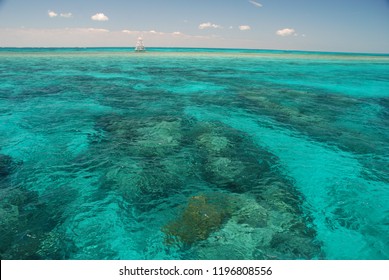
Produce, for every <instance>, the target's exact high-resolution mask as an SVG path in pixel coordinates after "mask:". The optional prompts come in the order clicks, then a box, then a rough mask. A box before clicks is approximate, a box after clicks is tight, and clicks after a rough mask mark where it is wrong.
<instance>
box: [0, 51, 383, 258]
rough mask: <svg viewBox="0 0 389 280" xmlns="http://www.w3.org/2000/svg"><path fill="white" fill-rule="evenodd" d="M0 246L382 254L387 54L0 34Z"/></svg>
mask: <svg viewBox="0 0 389 280" xmlns="http://www.w3.org/2000/svg"><path fill="white" fill-rule="evenodd" d="M0 257H1V259H74V260H76V259H77V260H78V259H83V260H85V259H93V260H100V259H137V260H143V259H147V260H150V259H159V260H161V259H170V260H171V259H185V260H190V259H243V260H246V259H267V260H277V259H330V260H339V259H362V260H365V259H366V260H368V259H386V260H387V259H389V55H384V54H353V53H323V52H298V51H272V50H223V49H157V48H155V49H149V50H148V51H147V52H145V53H135V52H133V49H125V48H112V49H104V48H102V49H99V48H97V49H88V48H87V49H82V48H75V49H12V48H11V49H7V48H3V49H0Z"/></svg>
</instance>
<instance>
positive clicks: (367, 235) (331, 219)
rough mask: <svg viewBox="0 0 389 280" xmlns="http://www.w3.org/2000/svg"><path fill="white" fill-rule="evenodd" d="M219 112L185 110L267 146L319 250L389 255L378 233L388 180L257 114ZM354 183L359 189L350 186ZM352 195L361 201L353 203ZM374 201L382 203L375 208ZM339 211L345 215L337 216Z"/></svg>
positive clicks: (334, 253) (329, 255) (330, 254)
mask: <svg viewBox="0 0 389 280" xmlns="http://www.w3.org/2000/svg"><path fill="white" fill-rule="evenodd" d="M217 111H218V108H216V107H213V108H212V109H211V110H209V111H208V110H201V109H198V108H188V109H187V111H186V112H187V113H188V114H189V115H191V116H196V118H198V119H199V120H203V121H204V120H207V121H210V120H214V121H215V120H217V121H221V122H223V123H225V124H227V125H229V126H231V127H233V128H236V129H239V130H242V131H244V132H246V133H248V134H250V135H251V137H252V138H253V139H254V141H256V142H257V143H259V144H260V145H263V146H264V147H267V148H268V150H269V152H272V153H274V154H275V155H277V157H278V158H279V160H280V163H281V164H282V165H283V166H284V168H285V169H286V170H287V173H288V175H289V176H290V177H291V178H293V180H294V181H295V186H296V188H297V189H298V190H299V191H300V192H301V194H302V195H303V197H304V201H305V202H304V206H303V208H305V209H307V210H308V211H309V212H310V213H311V215H312V217H313V224H314V225H315V228H316V229H317V236H318V240H319V241H321V242H323V246H322V252H323V253H324V254H325V255H326V258H330V259H332V258H340V259H343V258H346V259H348V258H350V259H353V258H355V256H364V258H369V259H370V258H373V259H374V258H378V259H382V258H386V257H387V254H388V252H387V248H388V247H387V244H386V242H384V241H382V240H381V239H380V238H379V237H378V236H382V235H385V234H386V232H387V230H388V229H387V227H385V226H383V224H384V223H385V215H384V214H383V213H384V212H386V210H383V209H382V207H384V208H385V206H384V205H385V202H384V201H385V200H386V197H387V195H386V192H387V185H385V184H384V183H376V182H374V181H367V180H365V179H364V177H363V176H361V175H362V174H361V172H362V170H363V167H362V166H361V165H360V164H359V162H358V161H357V160H356V159H355V158H354V157H353V156H352V155H350V154H347V153H342V152H340V151H338V150H335V151H334V150H332V149H329V148H326V147H325V146H320V144H318V143H315V142H312V141H309V139H308V140H306V139H304V138H302V137H301V136H300V137H298V136H296V135H294V133H293V132H292V131H288V130H282V129H280V128H279V127H278V128H277V129H274V124H273V126H272V127H271V128H269V127H268V125H266V120H265V119H263V120H262V121H255V118H254V119H253V118H252V117H251V116H247V115H245V114H244V113H243V114H239V113H231V112H230V114H229V116H227V115H225V114H220V113H218V112H217ZM262 123H264V124H265V125H262ZM242 124H244V125H242ZM356 187H358V190H359V191H354V190H355V188H356ZM334 190H336V192H341V193H342V197H339V196H335V197H333V194H334V192H333V191H334ZM376 192H379V193H380V195H379V196H380V197H377V195H376ZM353 199H355V200H356V201H360V202H361V204H359V206H358V205H355V204H353V203H352V202H351V201H353ZM342 201H344V203H347V204H348V205H349V207H350V210H348V211H346V212H342V211H340V212H339V210H340V209H342ZM345 201H347V202H345ZM377 204H378V205H380V206H379V207H375V205H377ZM362 206H363V207H362ZM351 209H352V210H351ZM377 211H378V212H379V213H381V214H378V213H377ZM367 213H370V214H371V215H367ZM340 214H343V215H344V216H343V217H340ZM342 219H346V220H347V219H354V225H353V226H346V224H347V223H346V224H343V226H342V223H339V220H342ZM355 224H358V226H356V225H355ZM373 225H374V226H373ZM356 227H357V228H356ZM372 227H375V228H376V229H377V230H376V232H374V233H373V232H371V231H370V230H368V229H371V228H372ZM378 232H379V233H378ZM371 244H374V246H371ZM340 247H342V248H344V250H342V254H341V255H339V252H338V250H339V248H340Z"/></svg>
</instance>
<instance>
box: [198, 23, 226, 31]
mask: <svg viewBox="0 0 389 280" xmlns="http://www.w3.org/2000/svg"><path fill="white" fill-rule="evenodd" d="M207 28H222V27H221V26H220V25H217V24H214V23H210V22H204V23H201V24H200V25H199V29H207Z"/></svg>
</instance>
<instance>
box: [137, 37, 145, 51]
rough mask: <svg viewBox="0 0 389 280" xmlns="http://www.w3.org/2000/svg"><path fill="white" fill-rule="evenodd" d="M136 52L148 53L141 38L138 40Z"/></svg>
mask: <svg viewBox="0 0 389 280" xmlns="http://www.w3.org/2000/svg"><path fill="white" fill-rule="evenodd" d="M135 51H136V52H145V51H146V48H145V46H144V45H143V39H142V37H139V38H138V42H136V46H135Z"/></svg>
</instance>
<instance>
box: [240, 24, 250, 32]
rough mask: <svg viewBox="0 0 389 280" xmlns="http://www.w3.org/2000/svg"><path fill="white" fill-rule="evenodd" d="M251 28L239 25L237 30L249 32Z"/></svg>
mask: <svg viewBox="0 0 389 280" xmlns="http://www.w3.org/2000/svg"><path fill="white" fill-rule="evenodd" d="M250 29H251V27H250V26H249V25H241V26H239V30H241V31H247V30H250Z"/></svg>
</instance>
